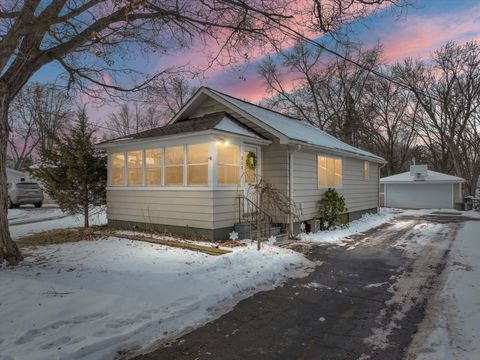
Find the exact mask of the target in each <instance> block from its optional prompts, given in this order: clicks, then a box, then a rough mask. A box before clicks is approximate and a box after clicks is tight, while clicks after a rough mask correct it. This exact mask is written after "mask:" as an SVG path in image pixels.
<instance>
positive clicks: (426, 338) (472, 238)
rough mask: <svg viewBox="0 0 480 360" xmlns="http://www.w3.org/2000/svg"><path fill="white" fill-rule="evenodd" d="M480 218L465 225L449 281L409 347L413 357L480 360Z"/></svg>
mask: <svg viewBox="0 0 480 360" xmlns="http://www.w3.org/2000/svg"><path fill="white" fill-rule="evenodd" d="M479 234H480V221H470V222H467V223H466V224H465V226H464V227H463V229H462V230H461V231H460V233H459V234H458V236H457V239H456V241H455V243H454V245H453V249H452V251H451V256H450V260H449V262H448V264H447V268H446V269H445V273H444V276H445V283H444V284H443V287H442V288H441V289H440V290H439V292H438V293H437V295H436V296H435V298H434V299H432V300H431V301H430V303H429V304H428V307H427V315H426V318H425V319H424V321H423V322H422V323H421V325H420V327H419V332H418V333H417V335H416V337H415V338H414V340H413V342H412V345H411V347H410V349H409V357H408V358H409V359H418V360H438V359H445V360H446V359H455V360H477V359H480V236H479Z"/></svg>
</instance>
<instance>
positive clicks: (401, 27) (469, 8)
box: [32, 0, 480, 123]
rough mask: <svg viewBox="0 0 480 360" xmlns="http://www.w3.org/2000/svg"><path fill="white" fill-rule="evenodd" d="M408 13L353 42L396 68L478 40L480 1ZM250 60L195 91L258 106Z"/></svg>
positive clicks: (98, 115) (198, 59)
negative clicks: (378, 52) (375, 50)
mask: <svg viewBox="0 0 480 360" xmlns="http://www.w3.org/2000/svg"><path fill="white" fill-rule="evenodd" d="M412 4H413V6H411V7H409V8H408V9H407V11H406V13H403V14H400V15H399V14H398V12H392V11H391V10H389V9H385V10H384V11H382V12H379V13H377V14H375V15H373V16H370V17H369V18H367V19H366V20H365V21H363V22H362V24H357V25H353V30H354V37H355V38H356V40H358V41H360V42H362V43H363V44H364V45H365V46H371V45H374V44H376V43H377V42H380V43H381V44H383V48H384V59H385V60H386V61H390V62H394V61H400V60H402V59H405V58H407V57H413V58H419V57H426V56H428V55H429V54H431V53H432V52H433V51H434V50H435V49H438V48H439V47H440V46H442V45H443V44H445V43H446V42H448V41H457V42H466V41H469V40H477V39H478V40H480V0H413V1H412ZM260 59H261V58H256V59H255V58H254V59H252V60H251V61H250V63H249V64H246V65H244V66H240V67H237V69H236V70H235V71H234V70H232V69H229V68H228V67H227V68H221V67H220V68H219V67H217V68H215V69H212V70H210V71H208V72H207V73H206V74H205V77H204V78H202V80H201V81H200V80H196V82H195V83H194V84H195V85H206V86H210V87H212V88H216V89H218V90H220V91H223V92H226V93H229V94H231V95H233V96H237V97H241V98H246V99H248V100H251V101H258V100H260V99H261V98H262V97H263V96H265V95H266V93H265V89H264V85H263V83H262V81H261V80H260V79H259V78H258V75H257V73H256V65H255V63H256V61H258V60H260ZM130 61H131V64H130V65H131V66H133V67H135V68H138V69H143V70H144V71H146V72H154V71H156V70H161V68H162V67H165V66H170V65H183V64H186V63H190V64H193V65H200V64H202V63H203V65H204V64H205V63H206V55H205V54H204V53H203V52H199V51H198V49H197V50H190V51H186V52H183V53H177V54H175V55H171V56H168V57H162V58H159V57H157V56H156V55H150V56H147V57H143V56H142V57H141V58H140V59H138V58H135V57H134V56H132V58H131V59H130ZM59 73H60V69H59V68H58V67H57V66H56V65H54V64H52V65H49V66H47V67H45V68H43V69H42V70H41V71H40V72H39V73H38V74H37V75H36V76H35V77H34V78H33V79H32V80H33V81H41V82H44V81H54V80H55V78H56V77H57V76H58V74H59ZM111 111H112V108H111V107H110V106H103V107H101V108H99V109H96V110H95V111H91V112H90V113H91V114H90V115H91V117H92V119H93V120H96V121H98V122H100V123H103V122H104V120H105V117H106V116H107V115H108V113H109V112H111Z"/></svg>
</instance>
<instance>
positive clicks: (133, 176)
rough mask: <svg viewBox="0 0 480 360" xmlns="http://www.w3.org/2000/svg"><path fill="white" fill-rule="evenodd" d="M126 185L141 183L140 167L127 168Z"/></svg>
mask: <svg viewBox="0 0 480 360" xmlns="http://www.w3.org/2000/svg"><path fill="white" fill-rule="evenodd" d="M128 185H142V168H135V169H131V168H129V169H128Z"/></svg>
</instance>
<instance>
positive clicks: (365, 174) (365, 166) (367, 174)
mask: <svg viewBox="0 0 480 360" xmlns="http://www.w3.org/2000/svg"><path fill="white" fill-rule="evenodd" d="M365 169H366V170H367V171H366V172H365ZM362 178H363V181H368V180H370V163H369V162H368V161H364V162H363V167H362Z"/></svg>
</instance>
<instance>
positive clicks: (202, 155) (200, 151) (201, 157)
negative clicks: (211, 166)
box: [187, 144, 208, 164]
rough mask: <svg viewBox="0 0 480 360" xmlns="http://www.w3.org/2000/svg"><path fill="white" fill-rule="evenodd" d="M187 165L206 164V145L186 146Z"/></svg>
mask: <svg viewBox="0 0 480 360" xmlns="http://www.w3.org/2000/svg"><path fill="white" fill-rule="evenodd" d="M187 154H188V163H189V164H198V163H208V144H195V145H187Z"/></svg>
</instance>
